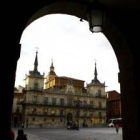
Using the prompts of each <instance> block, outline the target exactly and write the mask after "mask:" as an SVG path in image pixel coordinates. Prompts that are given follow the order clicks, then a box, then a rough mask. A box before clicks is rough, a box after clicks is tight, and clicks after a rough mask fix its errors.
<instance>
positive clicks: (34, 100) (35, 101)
mask: <svg viewBox="0 0 140 140" xmlns="http://www.w3.org/2000/svg"><path fill="white" fill-rule="evenodd" d="M33 103H34V104H36V103H37V96H33Z"/></svg>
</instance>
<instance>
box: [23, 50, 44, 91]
mask: <svg viewBox="0 0 140 140" xmlns="http://www.w3.org/2000/svg"><path fill="white" fill-rule="evenodd" d="M37 55H38V52H37V51H36V56H35V62H34V70H33V71H29V74H28V75H27V74H26V77H25V79H24V80H25V89H26V90H39V91H41V90H43V88H44V73H43V75H41V74H40V72H39V71H38V68H37V67H38V57H37Z"/></svg>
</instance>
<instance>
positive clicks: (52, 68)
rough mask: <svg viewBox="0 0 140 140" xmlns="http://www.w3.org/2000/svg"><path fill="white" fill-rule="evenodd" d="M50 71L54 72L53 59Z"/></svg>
mask: <svg viewBox="0 0 140 140" xmlns="http://www.w3.org/2000/svg"><path fill="white" fill-rule="evenodd" d="M50 71H54V66H53V59H52V64H51V66H50Z"/></svg>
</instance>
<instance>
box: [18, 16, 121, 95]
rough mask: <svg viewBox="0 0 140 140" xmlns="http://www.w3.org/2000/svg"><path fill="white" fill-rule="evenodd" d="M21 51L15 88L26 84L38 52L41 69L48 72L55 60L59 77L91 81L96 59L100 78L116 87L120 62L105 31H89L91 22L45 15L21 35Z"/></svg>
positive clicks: (117, 87)
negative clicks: (26, 78)
mask: <svg viewBox="0 0 140 140" xmlns="http://www.w3.org/2000/svg"><path fill="white" fill-rule="evenodd" d="M20 43H21V54H20V59H19V60H18V63H17V71H16V81H15V87H18V85H21V86H23V87H24V86H25V83H24V78H25V74H28V73H29V70H33V69H34V60H35V54H36V50H37V51H38V71H39V72H40V73H41V74H43V72H44V73H45V76H46V75H48V73H49V70H50V65H51V62H52V60H53V64H54V67H55V72H56V74H57V75H58V76H67V77H71V78H76V79H80V80H84V81H85V87H86V84H89V83H91V80H92V79H94V69H95V61H96V64H97V65H96V67H97V72H98V80H99V81H100V82H101V83H103V82H105V85H106V86H107V87H106V88H105V91H110V90H116V91H118V92H119V93H120V84H119V83H118V72H119V68H118V62H117V58H116V55H115V53H114V50H113V49H112V46H111V44H110V43H109V41H108V40H107V38H106V37H105V36H104V34H103V33H92V32H90V31H89V25H88V22H87V21H85V20H83V22H81V21H80V19H79V18H78V17H75V16H70V15H61V14H52V15H47V16H44V17H41V18H39V19H37V20H35V21H34V22H32V23H31V24H30V25H29V26H27V27H26V28H25V30H24V31H23V33H22V36H21V40H20Z"/></svg>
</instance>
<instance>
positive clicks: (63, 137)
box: [13, 127, 122, 140]
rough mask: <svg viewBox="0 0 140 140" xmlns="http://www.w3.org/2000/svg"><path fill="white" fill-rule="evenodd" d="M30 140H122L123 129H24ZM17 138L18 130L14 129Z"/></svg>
mask: <svg viewBox="0 0 140 140" xmlns="http://www.w3.org/2000/svg"><path fill="white" fill-rule="evenodd" d="M23 129H24V133H25V134H27V138H28V140H122V128H120V129H119V133H118V134H117V133H116V130H115V128H107V127H106V128H99V127H98V128H80V130H67V129H62V128H61V129H43V128H42V129H39V128H23ZM13 130H14V132H15V134H16V137H17V130H18V128H13Z"/></svg>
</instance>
